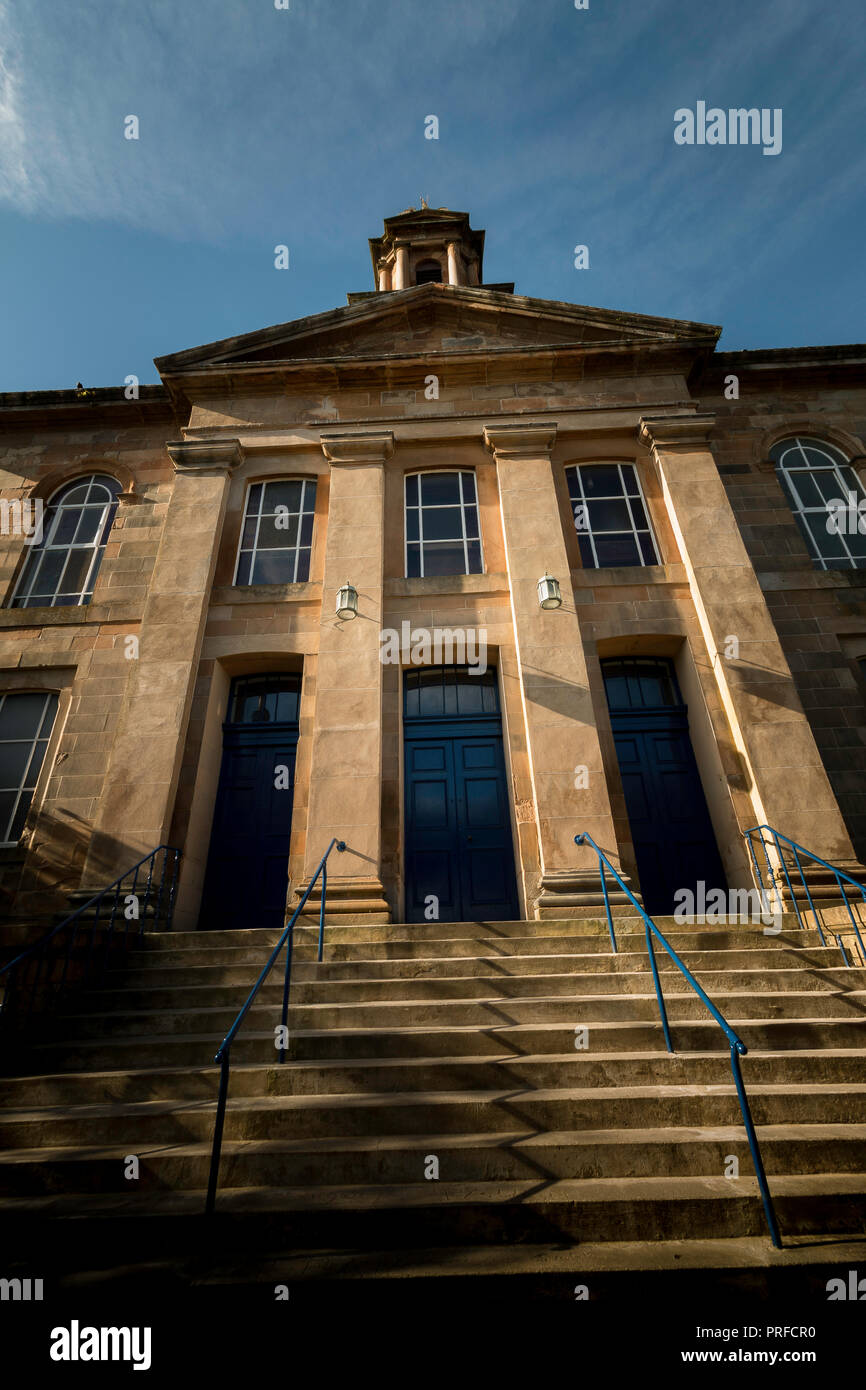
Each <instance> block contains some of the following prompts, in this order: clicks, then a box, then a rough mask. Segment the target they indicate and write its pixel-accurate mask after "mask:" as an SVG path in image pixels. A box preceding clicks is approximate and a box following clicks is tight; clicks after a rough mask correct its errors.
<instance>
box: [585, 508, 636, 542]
mask: <svg viewBox="0 0 866 1390" xmlns="http://www.w3.org/2000/svg"><path fill="white" fill-rule="evenodd" d="M587 507H588V509H589V525H590V529H591V531H592V533H593V535H595V533H596V531H630V530H631V514H630V512H629V509H628V503H627V502H625V501H622V502H614V501H610V502H588V503H587Z"/></svg>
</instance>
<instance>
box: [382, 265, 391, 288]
mask: <svg viewBox="0 0 866 1390" xmlns="http://www.w3.org/2000/svg"><path fill="white" fill-rule="evenodd" d="M390 288H391V271H390V270H389V268H388V266H386V265H382V266H380V267H379V289H380V291H381V290H390Z"/></svg>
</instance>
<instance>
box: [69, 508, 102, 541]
mask: <svg viewBox="0 0 866 1390" xmlns="http://www.w3.org/2000/svg"><path fill="white" fill-rule="evenodd" d="M104 512H105V507H104V506H100V507H83V508H82V509H81V512H80V513H79V517H80V519H79V522H78V527H77V530H76V532H75V544H76V545H90V544H91V542H92V541H94V540H95V539H96V533H97V531H98V530H99V528H100V526H101V525H102V520H103V514H104Z"/></svg>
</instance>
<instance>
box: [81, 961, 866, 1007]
mask: <svg viewBox="0 0 866 1390" xmlns="http://www.w3.org/2000/svg"><path fill="white" fill-rule="evenodd" d="M551 960H552V961H553V962H554V963H555V964H556V966H557V971H556V972H554V971H551V972H550V973H546V972H543V971H542V972H539V973H533V974H525V975H523V974H514V973H512V972H508V971H506V972H497V973H487V974H480V973H479V974H462V973H461V974H459V975H447V976H443V975H438V974H429V975H428V974H427V973H426V972H425V973H423V974H416V975H414V976H412V977H409V976H404V977H400V978H392V979H376V978H370V979H363V978H361V979H350V980H333V979H310V980H307V981H306V982H303V981H299V980H297V979H295V978H293V979H292V993H291V999H292V1006H293V1008H298V1007H302V1006H303V1005H305V1004H314V1005H315V1004H329V1005H339V1004H355V1003H360V1002H363V1003H382V1002H392V1001H393V1002H397V1003H406V1002H409V1001H410V1000H415V999H418V1000H424V1001H428V1000H437V1001H438V1000H447V999H459V1000H471V999H490V998H494V997H497V996H499V997H504V998H507V999H518V998H537V997H538V996H539V995H546V996H551V995H565V996H567V997H569V998H572V997H574V996H575V995H578V996H582V997H589V996H596V995H597V996H608V997H609V996H614V995H616V996H621V995H629V996H630V995H643V994H645V993H646V991H647V989H648V988H652V974H651V970H650V967H649V965H648V964H647V968H646V969H645V970H631V971H629V972H626V971H625V970H624V969H621V970H619V971H616V970H613V971H611V972H605V973H602V972H599V973H591V974H585V973H583V972H580V971H578V970H574V971H569V970H568V969H567V968H564V965H566V964H567V961H568V957H565V958H563V957H561V956H559V957H552V958H551ZM686 963H687V965H689V968H690V969H691V968H692V967H691V964H690V962H688V961H687V962H686ZM460 964H461V966H462V962H461V963H460ZM484 964H485V965H486V966H487V970H488V972H490V967H489V963H487V962H485V963H484ZM560 972H561V973H560ZM692 973H693V974H694V975H695V976H696V977H697V980H698V983H699V984H700V985H701V986H702V987H703V988H704V989H705V990H706V992H707V993H708V994H709V996H710V998H711V999H714V998H715V996H716V995H717V994H719V993H731V992H734V991H737V990H742V991H748V992H749V993H752V992H757V991H765V992H766V991H773V992H778V993H784V992H785V991H787V990H798V991H799V992H801V993H802V992H806V991H808V992H811V991H815V992H817V993H821V992H827V993H832V992H834V991H837V990H840V989H842V990H851V989H857V988H858V987H859V988H860V989H866V969H864V970H855V969H850V968H846V967H844V966H833V967H829V968H826V967H825V968H823V969H822V968H818V967H817V966H815V967H812V968H811V969H806V970H804V969H792V970H784V969H782V970H772V969H764V970H702V971H700V972H698V971H697V970H692ZM283 988H284V983H283V980H282V979H281V977H280V974H279V972H278V971H276V970H274V972H273V973H272V975H271V977H270V978H269V980H268V981H267V982H266V983H265V984H263V985H262V986H261V988H260V989H259V992H258V994H257V996H256V998H257V1000H258V1002H259V1003H260V1004H262V1005H264V1004H268V1003H270V1004H280V1003H282V998H283ZM663 989H664V993H665V996H667V995H669V994H687V993H693V991H692V986H691V985H690V984H689V982H688V980H687V979H686V978H685V976H684V975H682V974H681V973H680V971H679V970H678V969H676V967H675V968H674V969H673V970H671V971H666V972H665V975H664V981H663ZM249 992H250V983H249V981H247V982H245V983H244V984H243V985H212V984H208V985H199V984H196V983H187V984H184V985H177V986H175V987H173V988H168V987H165V986H157V987H155V988H152V989H150V988H148V989H142V988H140V987H139V988H135V989H112V990H90V991H88V992H87V993H86V994H85V995H84V996H82V998H81V1000H80V1006H81V1009H82V1010H83V1011H84V1012H85V1013H87V1014H91V1013H92V1012H93V1011H98V1012H99V1013H100V1014H102V1013H107V1012H108V1011H109V1010H110V1011H111V1012H112V1013H120V1012H137V1011H141V1010H158V1011H163V1010H166V1011H172V1010H175V1011H178V1012H180V1011H183V1010H184V1009H186V1008H190V1009H191V1010H196V1009H201V1008H213V1009H217V1008H223V1007H225V1008H230V1009H234V1011H235V1013H238V1012H239V1011H240V1009H241V1008H242V1007H243V1004H244V1002H245V1000H246V999H247V997H248V995H249Z"/></svg>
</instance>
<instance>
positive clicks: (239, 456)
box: [165, 439, 244, 473]
mask: <svg viewBox="0 0 866 1390" xmlns="http://www.w3.org/2000/svg"><path fill="white" fill-rule="evenodd" d="M165 447H166V448H167V449H168V456H169V458H170V459H171V461H172V463H173V464H174V469H175V472H176V473H205V472H212V471H213V470H214V469H215V468H225V469H227V470H231V469H232V468H237V467H238V465H239V464H241V463H243V458H244V451H243V446H242V445H241V442H240V440H239V439H180V440H172V441H171V442H170V443H168V444H166V446H165Z"/></svg>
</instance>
